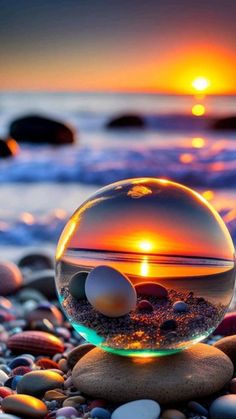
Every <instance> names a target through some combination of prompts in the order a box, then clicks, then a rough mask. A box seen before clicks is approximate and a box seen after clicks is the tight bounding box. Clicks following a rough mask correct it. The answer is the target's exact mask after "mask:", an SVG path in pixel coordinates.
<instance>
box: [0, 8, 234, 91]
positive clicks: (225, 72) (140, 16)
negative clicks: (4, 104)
mask: <svg viewBox="0 0 236 419" xmlns="http://www.w3.org/2000/svg"><path fill="white" fill-rule="evenodd" d="M0 11H1V12H0V89H1V90H44V91H45V90H49V91H55V90H70V91H87V90H88V91H147V92H149V91H150V92H167V93H193V91H194V88H193V86H192V81H193V80H194V79H195V78H196V77H204V78H206V79H207V80H208V82H209V85H208V88H207V93H219V94H226V93H235V92H236V78H235V68H236V24H235V21H236V2H235V0H224V1H222V0H198V1H196V0H194V1H193V0H192V1H191V0H178V1H176V0H172V1H171V0H159V1H158V0H145V1H144V0H125V1H123V0H38V1H36V0H17V1H16V0H0Z"/></svg>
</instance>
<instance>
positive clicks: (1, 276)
mask: <svg viewBox="0 0 236 419" xmlns="http://www.w3.org/2000/svg"><path fill="white" fill-rule="evenodd" d="M22 283H23V278H22V274H21V271H20V270H19V268H18V267H17V266H16V265H15V264H14V263H11V262H0V295H3V296H5V295H8V294H12V293H14V292H16V291H17V290H18V289H19V288H20V287H21V285H22Z"/></svg>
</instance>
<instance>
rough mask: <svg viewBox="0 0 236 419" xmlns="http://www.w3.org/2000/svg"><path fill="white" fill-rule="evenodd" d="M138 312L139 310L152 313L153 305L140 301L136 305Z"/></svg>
mask: <svg viewBox="0 0 236 419" xmlns="http://www.w3.org/2000/svg"><path fill="white" fill-rule="evenodd" d="M138 310H140V311H153V305H152V304H151V303H150V301H148V300H141V301H140V302H139V303H138Z"/></svg>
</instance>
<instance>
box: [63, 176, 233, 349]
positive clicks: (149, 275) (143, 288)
mask: <svg viewBox="0 0 236 419" xmlns="http://www.w3.org/2000/svg"><path fill="white" fill-rule="evenodd" d="M56 260H57V265H56V286H57V291H58V295H59V298H60V302H61V304H62V307H63V309H64V311H65V313H66V315H67V317H68V319H69V320H70V322H71V323H72V325H73V326H74V328H75V329H76V330H77V331H78V332H79V333H80V334H81V335H82V336H83V337H85V339H87V340H88V341H90V342H92V343H94V344H95V345H97V346H99V347H101V348H102V349H104V350H107V351H110V352H113V353H116V354H120V355H127V356H149V355H151V356H157V355H166V354H169V353H174V352H177V351H179V350H182V349H185V348H188V347H189V346H191V345H192V344H193V343H195V342H199V341H201V340H203V339H204V338H205V337H207V336H208V335H209V334H210V333H211V332H212V331H213V330H214V329H215V328H216V327H217V325H218V324H219V322H220V321H221V319H222V317H223V315H224V313H225V311H226V309H227V308H228V306H229V304H230V301H231V298H232V295H233V289H234V281H235V255H234V247H233V243H232V240H231V238H230V235H229V232H228V230H227V228H226V226H225V224H224V222H223V221H222V219H221V218H220V216H219V215H218V214H217V212H216V211H215V210H214V209H213V208H212V207H211V205H210V204H209V203H208V202H207V201H206V200H205V199H204V198H203V197H202V196H201V195H199V194H197V193H196V192H194V191H193V190H191V189H189V188H186V187H185V186H183V185H180V184H177V183H174V182H171V181H167V180H162V179H152V178H143V179H142V178H140V179H128V180H125V181H121V182H117V183H114V184H111V185H108V186H107V187H105V188H102V189H100V190H98V191H97V193H95V194H94V195H93V196H91V198H90V199H88V200H87V201H86V202H85V203H84V204H83V205H82V206H81V207H79V208H78V210H77V211H76V212H75V213H74V214H73V215H72V217H71V218H70V220H69V221H68V223H67V225H66V227H65V229H64V231H63V233H62V235H61V238H60V241H59V244H58V248H57V255H56Z"/></svg>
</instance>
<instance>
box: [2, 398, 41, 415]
mask: <svg viewBox="0 0 236 419" xmlns="http://www.w3.org/2000/svg"><path fill="white" fill-rule="evenodd" d="M2 409H3V411H4V412H6V413H13V414H16V415H20V416H24V417H25V418H32V419H43V418H44V417H45V415H46V414H47V407H46V405H45V404H44V403H43V402H42V401H41V400H38V399H36V398H35V397H32V396H28V395H23V394H14V395H12V396H8V397H5V399H3V401H2Z"/></svg>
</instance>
